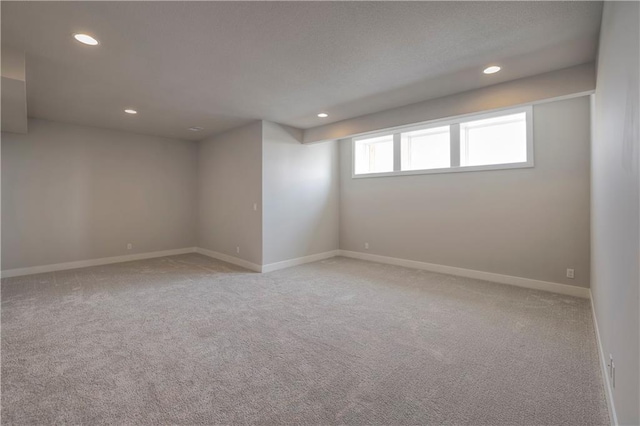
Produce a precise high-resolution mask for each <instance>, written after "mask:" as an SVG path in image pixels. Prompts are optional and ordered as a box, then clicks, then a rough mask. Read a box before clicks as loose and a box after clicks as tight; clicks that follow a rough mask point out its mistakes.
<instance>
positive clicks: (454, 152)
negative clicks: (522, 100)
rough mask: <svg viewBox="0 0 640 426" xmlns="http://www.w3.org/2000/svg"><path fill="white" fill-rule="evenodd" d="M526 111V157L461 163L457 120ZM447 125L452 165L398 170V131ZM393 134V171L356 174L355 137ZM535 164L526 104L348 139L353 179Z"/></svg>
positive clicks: (526, 166) (532, 165)
mask: <svg viewBox="0 0 640 426" xmlns="http://www.w3.org/2000/svg"><path fill="white" fill-rule="evenodd" d="M523 112H524V113H525V114H526V122H527V124H526V125H527V161H524V162H520V163H504V164H488V165H482V166H460V124H461V123H464V122H468V121H476V120H484V119H487V118H494V117H501V116H504V115H511V114H519V113H523ZM447 125H448V126H450V128H449V135H450V142H449V148H450V149H451V167H445V168H440V169H422V170H401V142H400V139H401V138H400V135H401V133H405V132H411V131H415V130H426V129H430V128H434V127H443V126H447ZM388 135H394V138H393V143H394V145H393V171H391V172H379V173H361V174H356V150H355V145H356V141H359V140H363V139H371V138H375V137H380V136H388ZM531 167H534V150H533V106H531V105H527V106H523V107H517V108H509V109H502V110H495V111H491V112H486V113H479V114H476V113H473V114H464V115H458V116H455V117H448V118H444V119H439V120H432V121H427V122H424V123H419V124H411V125H408V126H402V127H394V128H391V129H387V130H383V131H380V132H375V133H368V134H365V135H359V136H356V137H353V138H352V139H351V177H352V178H353V179H360V178H370V177H389V176H408V175H428V174H438V173H461V172H480V171H487V170H509V169H524V168H531Z"/></svg>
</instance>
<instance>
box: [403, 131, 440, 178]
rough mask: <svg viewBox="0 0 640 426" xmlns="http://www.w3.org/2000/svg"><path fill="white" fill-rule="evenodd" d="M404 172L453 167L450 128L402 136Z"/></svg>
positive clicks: (409, 133)
mask: <svg viewBox="0 0 640 426" xmlns="http://www.w3.org/2000/svg"><path fill="white" fill-rule="evenodd" d="M401 140H402V170H424V169H443V168H446V167H451V150H450V149H449V126H444V127H437V128H433V129H425V130H417V131H415V132H407V133H403V134H402V139H401Z"/></svg>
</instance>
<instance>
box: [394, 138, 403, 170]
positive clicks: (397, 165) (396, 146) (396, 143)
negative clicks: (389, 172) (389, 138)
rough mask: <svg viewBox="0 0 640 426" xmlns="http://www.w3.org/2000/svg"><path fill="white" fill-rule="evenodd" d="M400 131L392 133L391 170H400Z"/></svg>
mask: <svg viewBox="0 0 640 426" xmlns="http://www.w3.org/2000/svg"><path fill="white" fill-rule="evenodd" d="M400 141H401V137H400V133H394V134H393V171H394V172H399V171H401V170H402V157H401V155H402V147H401V145H402V144H401V142H400Z"/></svg>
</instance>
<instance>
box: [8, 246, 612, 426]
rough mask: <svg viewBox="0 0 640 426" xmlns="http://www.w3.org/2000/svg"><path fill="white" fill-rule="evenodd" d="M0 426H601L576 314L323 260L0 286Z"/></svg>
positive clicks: (465, 285)
mask: <svg viewBox="0 0 640 426" xmlns="http://www.w3.org/2000/svg"><path fill="white" fill-rule="evenodd" d="M2 422H3V424H7V425H9V424H54V423H73V424H90V425H94V424H105V423H110V424H169V423H171V424H221V423H225V424H228V423H234V424H245V423H257V424H264V425H270V424H322V425H326V424H367V425H369V424H384V425H399V424H470V425H495V424H505V425H517V424H529V425H547V424H553V425H559V424H574V425H593V424H597V425H603V424H607V423H608V414H607V408H606V405H605V400H604V393H603V388H602V383H601V377H600V370H599V366H598V357H597V352H596V344H595V334H594V330H593V324H592V318H591V311H590V306H589V303H588V301H587V300H583V299H577V298H572V297H568V296H562V295H556V294H551V293H544V292H539V291H533V290H527V289H522V288H517V287H511V286H506V285H500V284H493V283H488V282H483V281H477V280H472V279H467V278H459V277H453V276H448V275H440V274H434V273H430V272H426V271H419V270H412V269H406V268H400V267H395V266H389V265H381V264H376V263H370V262H364V261H359V260H352V259H346V258H334V259H329V260H326V261H321V262H316V263H312V264H307V265H303V266H298V267H295V268H290V269H286V270H281V271H276V272H272V273H268V274H263V275H260V274H256V273H252V272H248V271H245V270H242V269H240V268H236V267H234V266H232V265H229V264H226V263H223V262H219V261H216V260H213V259H209V258H207V257H204V256H201V255H198V254H188V255H181V256H173V257H166V258H159V259H151V260H144V261H138V262H129V263H121V264H115V265H107V266H98V267H92V268H85V269H77V270H73V271H63V272H56V273H49V274H40V275H31V276H26V277H17V278H8V279H3V280H2Z"/></svg>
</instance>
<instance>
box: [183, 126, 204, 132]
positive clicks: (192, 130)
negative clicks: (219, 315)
mask: <svg viewBox="0 0 640 426" xmlns="http://www.w3.org/2000/svg"><path fill="white" fill-rule="evenodd" d="M187 130H189V131H191V132H201V131H203V130H204V127H200V126H193V127H189V128H188V129H187Z"/></svg>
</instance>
